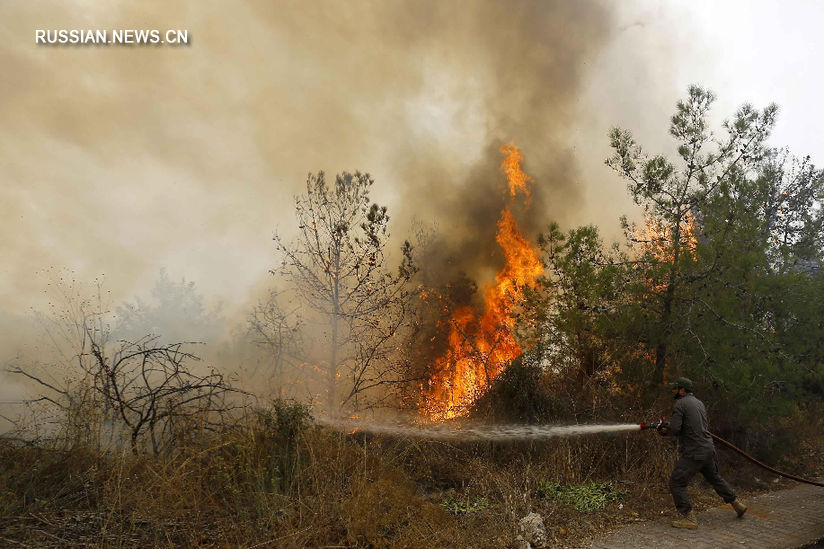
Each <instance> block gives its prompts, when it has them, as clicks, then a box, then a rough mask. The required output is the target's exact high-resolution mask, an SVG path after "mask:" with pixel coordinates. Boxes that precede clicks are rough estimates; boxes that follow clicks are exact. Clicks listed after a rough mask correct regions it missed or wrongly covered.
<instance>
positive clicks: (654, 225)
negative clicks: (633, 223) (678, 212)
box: [636, 214, 698, 261]
mask: <svg viewBox="0 0 824 549" xmlns="http://www.w3.org/2000/svg"><path fill="white" fill-rule="evenodd" d="M644 232H645V234H644V235H640V234H638V235H636V238H637V239H638V241H639V242H643V243H644V244H645V247H647V249H648V250H649V251H651V252H652V254H653V255H654V256H655V257H657V258H658V259H660V260H662V261H672V259H673V250H672V240H673V235H672V229H671V228H670V227H668V226H666V225H664V224H662V223H661V222H660V221H658V220H655V219H653V218H651V217H645V218H644ZM680 232H681V237H680V244H681V250H682V251H683V252H685V253H687V254H689V257H690V258H692V259H695V250H696V248H697V246H698V239H697V238H696V236H695V219H694V218H693V217H692V215H690V214H687V215H686V216H685V218H684V221H683V222H682V223H681V224H680Z"/></svg>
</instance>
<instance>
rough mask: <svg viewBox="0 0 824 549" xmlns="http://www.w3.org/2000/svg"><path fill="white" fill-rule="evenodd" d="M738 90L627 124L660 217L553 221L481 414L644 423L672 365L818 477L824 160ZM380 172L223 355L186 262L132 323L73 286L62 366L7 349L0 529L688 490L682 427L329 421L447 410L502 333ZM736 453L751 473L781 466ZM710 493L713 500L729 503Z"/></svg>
mask: <svg viewBox="0 0 824 549" xmlns="http://www.w3.org/2000/svg"><path fill="white" fill-rule="evenodd" d="M713 100H714V97H713V95H712V93H711V92H709V91H707V90H704V89H701V88H698V87H692V88H690V90H689V91H688V94H687V97H686V98H685V99H684V100H683V101H681V102H679V103H678V105H677V108H676V112H675V115H674V116H673V117H672V119H671V125H670V133H671V135H672V136H673V137H674V138H675V139H676V141H677V142H678V146H677V148H676V150H675V151H674V152H675V154H674V155H672V156H669V155H664V154H648V153H646V152H645V151H644V149H642V148H641V146H640V145H639V144H638V143H637V142H636V141H635V139H634V138H633V136H632V134H631V133H630V132H629V131H627V130H620V129H616V130H613V131H612V132H611V133H610V135H609V139H610V143H611V146H612V149H613V155H612V156H611V157H610V158H609V159H607V162H606V163H607V165H608V166H609V167H610V168H611V169H612V170H614V171H615V172H616V173H617V174H618V176H620V178H622V179H623V180H624V181H625V182H626V184H627V189H628V192H629V193H630V194H631V196H632V198H633V199H634V200H635V202H636V203H637V204H638V205H639V206H640V209H641V211H642V214H643V215H642V217H639V218H637V219H636V221H634V222H633V221H630V220H629V219H623V220H622V227H623V237H622V238H620V239H618V241H616V242H607V241H605V239H604V238H603V237H602V235H601V234H600V231H599V228H598V227H595V226H585V227H572V228H566V229H562V228H561V227H560V226H559V225H557V224H551V225H550V226H548V227H546V228H545V229H544V231H543V232H542V233H541V234H540V235H534V237H535V238H534V240H535V244H536V250H538V253H539V255H540V258H541V261H542V262H543V266H544V271H543V275H542V276H541V277H540V278H539V279H538V280H537V282H535V283H534V284H529V285H528V286H524V287H518V288H516V290H517V292H518V295H519V296H520V297H521V299H519V300H518V303H516V304H515V306H514V307H513V308H512V310H511V311H510V315H509V316H508V317H507V323H506V324H501V326H493V327H491V328H490V327H485V328H484V329H487V330H492V331H491V332H490V333H496V332H495V330H497V329H498V328H500V329H504V328H506V329H507V330H510V329H511V331H512V333H513V334H514V337H515V338H516V339H517V343H518V345H519V348H521V349H523V354H522V355H520V356H516V357H512V360H511V362H510V363H509V364H508V365H507V367H506V368H504V369H503V371H502V372H501V373H500V374H498V375H497V376H496V377H494V379H492V378H491V376H490V379H489V380H485V381H484V382H483V383H482V384H481V386H482V387H483V389H484V390H483V391H482V393H480V394H478V395H477V397H478V398H476V399H475V400H474V402H473V403H472V405H471V407H469V408H467V409H466V410H463V413H464V415H465V416H468V418H469V419H470V420H473V421H483V422H490V423H491V422H501V423H507V422H518V423H595V422H606V423H616V422H639V421H642V420H646V419H650V418H651V417H658V416H660V415H662V414H667V413H668V412H669V408H670V404H671V403H670V401H669V395H668V394H667V393H666V392H665V391H662V390H661V386H662V383H663V382H665V381H666V380H668V379H671V378H674V377H678V376H686V377H690V378H691V379H693V380H694V382H695V384H696V392H697V393H699V394H700V396H701V398H702V400H704V401H705V402H706V403H707V405H708V408H709V415H710V421H711V424H712V425H711V429H712V430H713V432H715V433H717V434H719V435H721V436H723V437H724V438H728V439H730V440H731V441H732V442H734V443H735V444H737V445H738V446H741V447H743V448H745V449H747V450H749V451H750V452H752V453H753V454H755V455H756V456H757V457H759V458H761V459H763V460H765V461H768V462H770V463H772V464H775V465H779V466H781V467H783V468H786V469H788V470H789V471H791V472H797V473H803V476H811V475H812V476H814V475H815V474H816V473H820V472H821V471H822V466H823V465H824V460H823V458H824V437H822V436H821V434H820V432H821V429H820V427H821V425H820V421H819V420H818V419H817V418H819V417H820V416H821V396H822V394H824V370H822V368H824V366H822V365H824V324H822V322H823V321H822V319H824V269H822V263H823V262H824V210H822V200H824V174H822V171H821V170H820V169H818V168H816V167H815V165H814V164H813V162H812V160H811V159H809V158H796V157H794V156H792V155H791V154H790V153H789V152H788V151H786V150H776V149H773V148H770V147H769V146H768V144H767V139H768V137H769V135H770V131H771V129H772V127H773V125H774V123H775V119H776V115H777V109H776V107H775V106H768V107H767V108H765V109H763V110H757V109H754V108H753V107H750V106H744V107H742V108H741V109H739V110H738V111H737V112H736V113H734V115H733V116H732V118H730V119H729V120H728V121H727V122H725V123H724V124H723V126H722V127H721V128H720V129H719V130H718V131H717V132H716V131H713V130H712V129H711V128H710V125H709V122H708V114H709V112H710V108H711V106H712V103H713ZM373 184H374V183H373V180H372V179H371V177H370V176H369V175H367V174H364V173H358V172H356V173H343V174H340V175H338V176H336V177H335V178H334V180H333V181H330V180H328V179H327V177H326V176H325V174H323V173H322V172H319V173H317V174H310V175H309V176H308V178H307V183H306V192H305V194H302V195H301V196H298V197H297V198H296V201H295V213H296V223H295V229H296V232H295V234H296V235H297V236H296V237H295V238H294V239H291V238H287V237H285V236H283V235H281V234H278V235H276V236H275V239H274V242H275V248H276V250H277V253H278V258H279V259H278V264H277V265H276V266H274V268H273V269H272V275H273V279H274V281H273V285H274V286H277V288H278V289H277V290H274V289H272V290H271V291H270V292H269V293H268V294H267V296H266V297H265V298H264V299H263V300H261V301H260V302H259V303H258V304H257V306H255V307H254V308H252V309H251V310H250V311H249V313H248V315H247V317H246V325H245V326H243V327H242V328H240V329H238V330H236V332H235V334H236V336H237V337H236V338H235V339H236V341H233V342H231V343H213V342H210V344H209V345H211V346H213V347H216V348H217V349H218V351H217V352H215V353H214V354H213V355H211V356H207V357H205V359H204V360H200V358H201V357H200V356H199V352H200V351H201V350H203V349H204V348H205V347H204V346H202V345H200V344H198V343H195V342H187V341H176V342H168V341H167V340H165V339H163V337H164V335H165V336H166V337H170V336H168V335H167V334H162V333H157V331H156V330H157V329H158V327H159V326H160V328H162V326H161V324H162V319H163V318H166V315H164V314H162V312H160V311H159V309H160V308H161V307H171V308H172V309H183V308H185V310H186V311H188V313H185V314H186V315H188V316H189V317H191V318H193V319H194V320H195V321H197V323H198V325H199V326H201V327H202V328H203V329H204V330H207V329H208V330H215V331H216V330H217V329H216V326H218V325H220V324H222V322H223V320H222V319H219V318H218V317H217V314H216V313H214V314H210V313H208V312H207V311H206V310H205V308H203V306H202V302H201V301H200V297H199V296H198V295H197V294H196V292H195V291H194V287H193V285H192V284H191V283H186V282H185V281H183V282H182V283H181V284H180V285H176V284H175V283H173V282H171V281H169V280H168V278H167V277H166V276H165V274H162V275H161V281H160V283H159V286H158V288H157V289H156V291H157V292H158V294H157V295H158V296H160V297H161V298H162V299H158V303H160V305H158V306H157V307H153V306H151V305H149V304H147V303H143V302H140V301H138V302H137V303H136V304H132V305H129V304H126V305H124V306H122V307H121V308H120V309H119V310H118V312H119V316H120V318H121V322H120V324H118V321H117V317H118V315H110V314H109V313H108V311H107V308H106V307H105V306H104V304H103V301H104V300H103V299H102V298H101V294H100V292H99V291H98V293H97V295H96V296H95V297H94V298H89V297H87V296H84V295H81V294H80V293H77V292H75V291H74V290H73V289H71V288H73V286H71V285H69V286H68V287H69V288H70V289H69V290H65V289H64V290H63V292H62V294H61V295H62V301H60V304H59V305H58V306H55V308H54V310H53V311H52V315H51V317H50V320H49V324H48V326H49V330H48V334H49V336H48V341H49V344H50V346H51V347H53V348H54V350H55V352H54V353H53V356H52V358H49V359H43V360H40V361H39V362H35V361H32V360H27V359H26V357H19V358H17V359H15V360H14V361H13V362H11V363H9V364H7V365H6V371H7V372H8V373H10V374H12V375H14V376H16V377H17V378H19V379H21V380H23V381H24V382H25V383H26V384H27V387H28V388H29V389H30V390H31V397H30V399H29V400H28V401H27V402H26V403H25V409H26V411H27V413H26V414H21V415H20V416H19V418H10V419H15V421H16V427H17V429H16V430H14V431H13V432H9V433H7V434H5V435H3V437H2V438H0V463H2V464H3V467H0V542H2V543H4V544H9V545H10V546H11V545H15V544H16V545H20V546H55V547H57V546H60V547H63V546H78V547H79V546H92V547H108V546H122V547H160V546H191V547H194V546H203V547H236V546H244V547H307V546H311V547H323V546H329V547H333V546H334V547H342V546H347V547H439V546H441V547H447V546H449V547H464V546H472V547H507V546H511V544H513V543H514V541H515V536H516V534H517V532H516V526H517V523H518V520H519V519H520V518H521V517H523V516H524V515H526V514H527V513H529V512H532V511H534V512H538V513H539V514H541V515H542V516H543V517H544V519H545V520H546V522H547V525H548V535H549V537H550V539H551V542H552V543H554V544H555V545H558V546H565V545H569V546H573V545H575V544H577V543H580V542H581V540H582V539H584V538H585V537H587V536H589V535H592V534H593V533H595V532H597V531H598V530H599V529H600V528H601V527H603V526H605V525H615V524H618V523H622V522H630V521H634V520H639V519H642V518H649V517H654V516H660V515H659V511H660V510H661V509H669V508H670V505H669V495H668V493H667V492H666V488H665V486H666V478H667V476H668V474H669V469H670V465H671V462H672V460H673V458H674V448H673V447H672V445H671V444H670V443H669V441H667V440H663V439H659V438H658V437H650V436H645V435H642V434H631V435H630V434H627V435H609V436H602V437H601V436H588V437H581V438H568V439H554V440H550V441H537V442H535V441H533V442H528V443H526V442H513V443H500V442H496V443H477V442H475V443H459V442H449V443H446V442H442V441H441V442H438V441H427V440H417V439H406V438H403V437H393V436H388V435H371V434H368V433H344V432H339V431H337V430H333V429H331V428H329V427H326V426H324V424H323V422H316V421H315V419H316V418H320V417H321V416H324V417H325V416H335V417H340V416H341V415H345V414H358V415H360V416H361V417H363V416H366V417H370V418H377V419H380V418H381V417H383V416H382V415H381V414H385V413H389V412H391V413H394V414H396V415H397V414H399V413H401V412H403V413H406V414H407V417H409V416H410V415H412V416H414V417H415V418H416V419H417V420H421V419H422V418H423V419H426V418H427V417H428V416H427V410H426V409H421V407H422V406H423V405H424V404H423V403H422V399H421V393H422V392H423V391H424V387H425V385H426V383H427V382H429V381H431V380H432V379H435V378H436V377H437V376H438V375H440V374H441V373H442V372H440V371H437V368H436V367H435V366H434V364H435V363H436V362H437V360H438V359H439V358H441V357H444V356H446V355H447V353H448V352H450V346H454V348H466V349H471V350H472V352H474V353H475V354H476V355H477V356H478V357H482V358H481V359H479V360H486V358H483V357H489V356H491V353H492V351H494V350H495V349H494V348H492V349H490V348H479V347H478V344H477V343H476V342H475V341H476V339H475V335H476V334H475V333H474V332H471V331H470V330H468V329H467V330H465V332H462V331H461V330H460V329H453V328H454V327H455V326H456V323H455V318H456V316H455V315H456V314H457V313H458V312H459V311H465V310H469V309H471V308H473V307H475V308H477V307H478V306H479V303H480V302H481V301H482V300H481V293H482V289H483V284H482V283H481V282H479V281H475V280H473V279H472V277H471V276H469V275H467V274H461V275H455V276H453V277H452V278H450V279H444V278H442V277H440V276H439V273H443V272H447V271H448V272H453V273H460V272H461V269H460V268H459V265H458V266H456V265H449V266H448V267H446V268H444V267H443V266H442V265H439V264H429V263H428V262H429V261H431V260H432V261H434V259H431V258H442V257H443V256H442V255H439V251H438V245H439V243H438V239H437V235H432V234H427V233H426V231H421V232H420V234H419V235H418V236H417V238H415V239H412V242H411V243H410V242H403V244H402V245H400V246H397V245H395V244H393V243H394V242H395V240H392V239H391V238H390V234H389V219H390V218H389V212H388V210H387V208H385V207H382V206H379V205H377V204H375V203H373V202H372V201H371V198H370V189H371V187H372V185H373ZM494 222H495V219H494V218H492V219H490V223H494ZM489 245H490V246H493V245H494V243H493V242H490V243H489ZM64 288H65V287H64ZM98 290H99V288H98ZM164 296H165V297H164ZM175 304H177V305H175ZM178 312H179V313H180V311H178ZM477 318H480V317H477ZM473 322H475V323H477V320H476V321H473ZM458 326H459V327H465V326H469V327H474V326H475V325H474V324H473V323H472V322H467V323H465V324H460V325H458ZM170 329H171V328H170ZM479 329H480V328H476V327H475V328H473V330H475V331H478V330H479ZM450 334H451V335H450ZM175 335H178V334H175ZM207 337H211V334H210V335H208V336H207V335H204V338H207ZM450 337H456V338H458V339H461V337H462V338H463V341H458V342H452V341H450ZM192 339H196V338H192ZM227 357H228V358H227ZM470 358H472V357H470ZM218 359H219V360H218ZM218 362H220V363H222V365H221V366H220V367H218V366H217V364H218ZM213 363H214V365H213ZM226 364H228V366H226ZM439 368H441V369H443V368H455V361H452V362H449V361H444V362H443V363H442V364H441V366H439ZM234 371H242V372H245V374H246V375H245V378H246V379H237V378H235V377H233V376H232V375H230V373H231V372H234ZM441 379H447V377H442V378H441ZM451 379H454V377H453V378H451ZM446 392H447V393H448V391H446ZM810 418H816V419H810ZM719 457H720V459H721V461H722V464H721V467H722V468H724V466H725V465H727V467H726V470H728V471H734V473H733V478H732V479H731V480H732V481H733V482H734V483H736V484H737V486H739V487H740V489H741V491H742V492H745V493H746V492H747V491H758V490H765V489H768V488H769V487H770V486H774V484H772V483H771V482H769V481H770V480H772V479H771V478H769V477H768V476H766V475H764V474H762V473H760V472H758V471H756V470H754V469H752V468H750V467H751V466H750V465H748V464H744V465H743V466H741V464H740V462H738V461H736V460H737V458H736V457H735V456H730V455H726V454H724V453H723V451H719ZM725 462H726V463H725ZM733 463H734V464H735V466H733ZM781 485H783V484H781ZM704 495H706V494H704ZM704 495H698V494H696V500H697V501H696V504H697V505H709V504H711V503H712V502H714V500H712V499H706V500H702V499H701V498H702V497H704ZM706 496H707V498H709V497H710V496H709V495H706Z"/></svg>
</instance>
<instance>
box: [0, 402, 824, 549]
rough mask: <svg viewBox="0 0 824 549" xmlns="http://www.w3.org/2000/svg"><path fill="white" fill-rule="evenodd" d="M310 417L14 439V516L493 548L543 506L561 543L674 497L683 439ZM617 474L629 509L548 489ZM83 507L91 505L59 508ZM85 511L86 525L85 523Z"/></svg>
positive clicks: (127, 539) (4, 467) (157, 535)
mask: <svg viewBox="0 0 824 549" xmlns="http://www.w3.org/2000/svg"><path fill="white" fill-rule="evenodd" d="M279 413H280V415H278V414H279ZM300 417H301V414H300V413H299V411H298V410H291V412H290V411H289V410H288V409H282V410H280V412H278V411H277V410H275V409H270V410H268V411H257V412H255V413H250V414H249V415H248V416H247V417H246V418H245V419H244V420H243V422H241V424H239V425H238V426H237V428H236V429H232V430H227V431H224V432H222V433H215V434H213V435H211V436H208V437H206V436H201V437H200V438H191V439H190V440H189V441H188V442H187V444H186V446H185V447H181V448H178V449H177V451H176V452H175V453H174V454H173V455H170V456H165V457H164V456H153V455H140V456H133V455H131V452H130V451H129V449H128V447H127V448H124V449H123V451H122V452H119V453H101V452H99V451H98V450H97V449H91V450H84V449H83V448H81V447H79V446H76V445H75V446H74V447H72V448H69V449H62V450H57V449H54V448H52V449H49V448H43V447H39V448H38V447H25V446H19V445H12V444H10V443H4V444H0V465H1V466H0V496H2V497H0V528H3V529H4V537H8V538H9V539H15V540H19V541H21V542H27V543H29V544H30V545H44V544H46V542H47V541H48V539H47V538H38V537H37V534H36V531H37V530H41V531H48V532H49V533H50V534H51V535H56V536H59V537H61V538H64V539H70V541H71V540H74V541H76V542H77V543H81V542H82V543H86V544H88V545H90V546H99V547H103V546H131V547H156V546H187V547H188V546H198V545H201V546H212V547H238V546H253V545H255V544H264V545H263V546H266V547H284V548H291V547H295V548H298V547H322V546H341V545H344V546H359V547H375V548H382V547H468V546H472V547H476V548H482V547H507V546H508V545H509V544H511V543H512V542H513V540H514V537H515V534H516V532H515V530H516V525H517V522H518V520H519V519H520V518H522V517H523V516H524V515H526V514H527V513H529V512H532V511H535V512H538V513H540V514H541V515H542V517H543V518H544V520H545V522H546V524H547V528H548V531H549V534H550V537H551V538H552V539H553V543H554V544H555V545H558V546H567V545H574V544H576V543H579V542H580V541H581V540H582V539H583V538H584V537H585V536H587V535H588V534H589V533H592V532H594V531H597V530H598V529H599V528H602V527H604V526H605V525H615V524H618V523H620V522H626V521H630V520H634V519H635V518H636V517H638V516H640V517H650V518H652V517H660V514H659V512H660V511H661V510H670V509H671V507H672V504H671V500H670V497H669V493H668V490H667V479H668V477H669V474H670V471H671V468H672V465H673V463H674V460H675V459H676V455H675V448H674V445H673V441H672V440H671V439H669V438H666V439H665V438H662V437H658V436H656V434H655V433H653V432H638V433H624V434H605V435H590V436H584V437H577V438H557V439H551V440H546V441H536V442H512V443H444V442H438V441H427V440H413V439H406V438H400V437H387V436H380V437H377V436H370V435H364V434H354V435H348V434H344V433H340V432H336V431H332V430H330V429H327V428H323V427H318V426H313V425H311V424H308V423H305V422H304V421H303V420H302V419H300ZM299 419H300V420H299ZM298 420H299V421H298ZM296 422H297V423H296ZM791 427H792V429H794V430H795V431H794V432H797V433H804V436H809V437H810V440H808V441H807V442H806V443H805V444H807V446H805V448H806V449H807V452H808V453H807V454H804V456H803V457H804V463H805V464H807V465H808V466H813V465H815V464H819V466H820V464H821V463H822V462H823V461H822V457H823V456H824V437H822V436H821V434H820V430H819V429H816V428H815V426H811V425H807V426H805V425H804V424H803V422H801V423H798V424H794V425H793V426H791ZM805 429H806V430H805ZM719 461H720V466H721V469H722V474H725V475H729V478H728V480H731V481H732V482H733V485H734V486H735V487H736V488H737V489H739V488H741V485H739V484H737V482H739V479H740V476H746V475H749V476H754V475H756V474H758V473H757V471H754V469H753V468H752V467H749V466H748V465H745V464H744V463H743V462H742V460H741V459H740V458H738V457H737V456H735V455H732V454H730V453H729V452H726V451H725V450H723V449H719ZM287 467H291V468H292V469H291V471H290V472H289V473H288V474H289V481H288V482H284V473H285V471H286V468H287ZM607 481H610V482H612V483H613V484H614V485H615V486H616V489H619V490H620V491H621V492H624V493H625V496H624V499H623V501H622V503H623V508H622V509H619V507H618V504H617V503H616V502H612V501H611V502H608V503H607V504H606V506H605V508H604V509H601V510H594V511H589V512H580V511H576V510H575V509H574V508H573V507H572V506H570V505H568V504H566V503H564V501H561V500H558V499H557V498H550V497H545V494H542V493H541V489H540V488H541V485H542V483H554V484H556V485H563V486H570V485H579V484H587V483H591V482H597V483H602V482H607ZM692 494H693V495H694V496H695V503H696V504H697V505H698V506H699V507H700V506H703V505H715V504H717V503H718V502H717V501H716V500H717V498H716V497H715V495H714V494H713V493H712V491H711V490H709V489H706V488H704V487H703V486H702V485H701V484H700V483H698V482H697V483H696V486H695V487H694V488H693V492H692ZM668 512H669V511H668ZM632 513H636V514H635V515H633V514H632ZM34 516H38V517H44V518H45V519H46V520H48V521H49V522H50V523H51V524H52V526H48V525H47V524H45V523H37V528H32V527H31V526H32V524H31V523H30V522H25V521H26V520H28V521H33V520H35V519H34V518H32V517H34ZM71 516H75V517H83V518H82V521H81V520H75V521H74V522H72V523H71V524H69V523H67V522H66V521H67V520H68V519H65V520H64V518H61V517H71ZM21 517H23V518H21ZM25 517H29V518H25ZM24 519H25V520H24ZM15 521H18V522H15ZM19 521H23V522H19ZM81 522H82V523H83V524H85V526H84V528H85V530H83V532H79V531H76V530H72V528H75V526H72V524H75V525H76V524H80V523H81ZM18 523H19V524H18ZM13 524H18V526H19V528H18V527H14V528H13V527H11V526H10V525H13ZM72 532H75V533H74V534H73V533H72ZM10 536H11V537H10ZM72 536H76V538H75V537H72Z"/></svg>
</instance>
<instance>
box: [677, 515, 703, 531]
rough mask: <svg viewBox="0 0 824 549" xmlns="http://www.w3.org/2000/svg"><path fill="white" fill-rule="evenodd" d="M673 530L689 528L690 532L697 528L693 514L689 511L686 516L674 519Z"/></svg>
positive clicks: (696, 520)
mask: <svg viewBox="0 0 824 549" xmlns="http://www.w3.org/2000/svg"><path fill="white" fill-rule="evenodd" d="M672 527H673V528H689V529H690V530H695V529H696V528H698V519H697V518H695V513H693V512H692V511H690V512H689V513H687V514H686V515H682V516H681V517H680V518H677V519H675V520H674V521H672Z"/></svg>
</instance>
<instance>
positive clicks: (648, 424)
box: [640, 417, 666, 431]
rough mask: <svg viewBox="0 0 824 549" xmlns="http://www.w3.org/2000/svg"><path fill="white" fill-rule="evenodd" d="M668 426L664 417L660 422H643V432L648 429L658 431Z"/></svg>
mask: <svg viewBox="0 0 824 549" xmlns="http://www.w3.org/2000/svg"><path fill="white" fill-rule="evenodd" d="M665 424H666V420H665V419H664V418H663V417H662V418H661V419H659V420H658V421H642V422H641V425H640V427H641V430H642V431H645V430H647V429H655V430H656V431H657V430H659V429H661V427H664V426H665Z"/></svg>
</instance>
